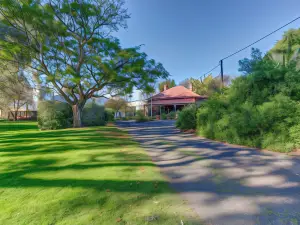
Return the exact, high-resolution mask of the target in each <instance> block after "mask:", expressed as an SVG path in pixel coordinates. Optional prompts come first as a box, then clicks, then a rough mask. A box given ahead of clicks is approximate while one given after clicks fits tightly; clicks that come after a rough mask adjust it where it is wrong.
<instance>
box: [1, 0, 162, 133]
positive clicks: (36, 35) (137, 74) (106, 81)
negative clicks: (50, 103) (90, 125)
mask: <svg viewBox="0 0 300 225" xmlns="http://www.w3.org/2000/svg"><path fill="white" fill-rule="evenodd" d="M0 15H1V22H2V23H4V24H6V25H7V26H9V27H10V28H12V29H15V30H16V31H18V32H19V33H21V34H22V38H15V37H13V36H11V35H9V34H3V35H0V36H1V37H3V36H4V38H1V40H0V47H1V52H0V59H1V60H5V61H18V62H20V58H16V55H19V54H21V53H22V55H25V56H26V58H30V59H31V60H30V62H27V61H26V60H23V61H22V63H23V64H24V65H23V67H24V68H26V67H31V68H32V69H34V70H35V71H37V72H38V74H39V76H40V78H41V80H42V82H44V83H51V85H52V86H53V87H54V88H55V89H56V91H57V92H58V93H59V94H60V95H61V96H62V97H63V98H64V99H65V101H66V102H67V103H68V104H70V105H71V106H72V109H73V126H74V127H80V126H81V114H82V110H83V107H84V105H85V103H86V101H87V100H88V99H90V98H92V97H102V96H107V94H111V95H117V94H120V93H122V94H124V93H130V92H132V90H133V88H134V87H135V88H137V89H142V90H144V91H145V92H151V91H152V88H151V85H150V84H151V83H153V82H155V80H156V79H158V78H160V79H166V78H167V77H168V72H167V71H166V70H165V69H164V67H163V66H162V64H160V63H156V62H155V61H154V60H152V59H151V60H149V59H148V57H147V55H146V54H145V53H143V52H141V51H140V46H138V47H132V48H122V47H121V45H120V42H119V40H118V39H117V38H114V37H112V36H111V33H112V32H116V31H118V29H119V28H126V20H127V19H128V18H129V15H128V13H127V10H126V9H124V0H80V1H79V0H43V1H40V0H30V1H29V0H22V1H19V0H2V1H1V6H0ZM23 37H25V39H24V38H23Z"/></svg>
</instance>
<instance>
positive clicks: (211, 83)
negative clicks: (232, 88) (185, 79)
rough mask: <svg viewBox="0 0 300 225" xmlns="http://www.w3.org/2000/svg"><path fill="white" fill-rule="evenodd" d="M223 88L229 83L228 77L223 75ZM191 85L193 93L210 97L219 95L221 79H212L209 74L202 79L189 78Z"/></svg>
mask: <svg viewBox="0 0 300 225" xmlns="http://www.w3.org/2000/svg"><path fill="white" fill-rule="evenodd" d="M223 79H224V86H227V85H228V84H229V82H230V77H229V76H227V75H224V78H223ZM191 84H192V88H193V91H194V92H195V93H197V94H199V95H206V96H211V95H212V94H214V93H220V92H221V90H222V81H221V77H220V76H218V77H213V76H212V75H211V74H210V75H208V76H207V77H205V78H204V79H193V78H191Z"/></svg>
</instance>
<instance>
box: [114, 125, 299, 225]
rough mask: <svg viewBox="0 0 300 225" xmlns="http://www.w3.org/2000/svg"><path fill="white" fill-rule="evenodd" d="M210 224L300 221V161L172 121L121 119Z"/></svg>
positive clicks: (291, 223)
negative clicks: (190, 130)
mask: <svg viewBox="0 0 300 225" xmlns="http://www.w3.org/2000/svg"><path fill="white" fill-rule="evenodd" d="M118 126H120V127H123V128H125V129H126V130H128V131H129V133H130V134H131V135H132V136H133V137H134V139H135V140H137V141H139V142H140V143H141V144H142V146H143V147H144V148H145V149H146V150H147V152H148V153H149V155H150V156H151V157H152V159H153V161H154V162H155V163H156V164H157V165H158V166H159V167H160V168H161V171H162V173H163V174H164V175H165V176H166V177H167V178H168V180H169V181H170V183H171V185H172V186H173V187H174V188H175V189H176V190H177V191H178V192H180V193H181V195H182V196H183V197H184V198H185V199H186V200H188V202H189V204H190V205H191V206H192V208H194V210H195V211H196V212H197V213H198V214H199V216H200V217H201V218H202V219H204V220H205V221H207V223H208V224H212V225H252V224H261V225H296V224H297V225H298V224H300V161H299V159H298V158H295V157H290V156H287V155H285V154H279V153H273V152H265V151H263V152H262V151H258V150H255V149H252V148H246V147H241V146H235V145H229V144H224V143H220V142H216V141H212V140H208V139H205V138H201V137H196V136H195V135H193V134H185V133H181V132H180V131H179V130H177V129H176V128H175V127H174V121H153V122H146V123H135V122H132V121H126V122H119V123H118Z"/></svg>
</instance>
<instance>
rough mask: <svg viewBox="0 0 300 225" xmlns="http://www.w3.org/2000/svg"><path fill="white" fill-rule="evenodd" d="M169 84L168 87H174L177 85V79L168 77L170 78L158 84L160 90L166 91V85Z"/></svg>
mask: <svg viewBox="0 0 300 225" xmlns="http://www.w3.org/2000/svg"><path fill="white" fill-rule="evenodd" d="M165 85H167V88H172V87H175V86H176V83H175V80H173V79H172V80H171V79H168V80H165V81H162V82H160V83H159V84H158V89H159V91H160V92H162V91H164V86H165Z"/></svg>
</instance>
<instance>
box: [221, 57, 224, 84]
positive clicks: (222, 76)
mask: <svg viewBox="0 0 300 225" xmlns="http://www.w3.org/2000/svg"><path fill="white" fill-rule="evenodd" d="M220 65H221V81H222V88H223V87H224V74H223V59H222V60H221V61H220Z"/></svg>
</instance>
